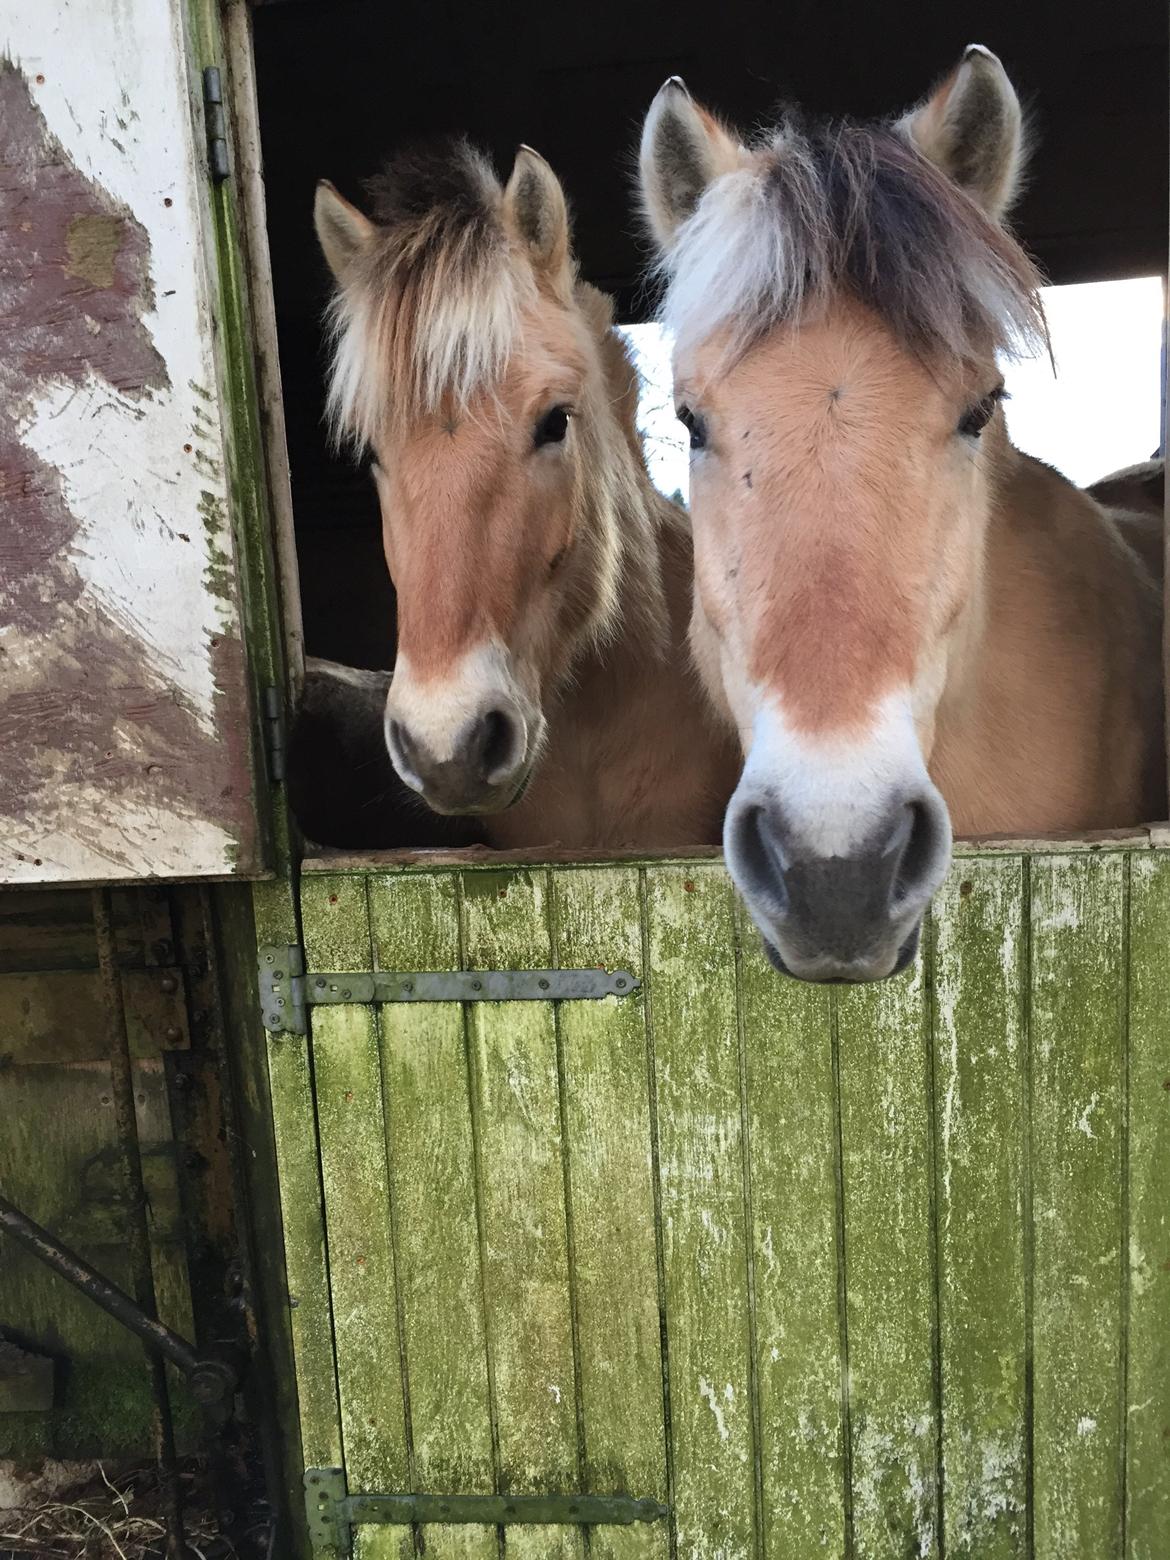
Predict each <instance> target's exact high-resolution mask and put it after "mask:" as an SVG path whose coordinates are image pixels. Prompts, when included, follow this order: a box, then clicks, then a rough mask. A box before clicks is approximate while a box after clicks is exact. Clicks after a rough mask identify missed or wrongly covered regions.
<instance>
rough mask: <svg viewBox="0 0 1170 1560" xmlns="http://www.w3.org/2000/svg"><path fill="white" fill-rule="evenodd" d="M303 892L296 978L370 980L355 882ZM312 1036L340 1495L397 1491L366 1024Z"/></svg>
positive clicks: (401, 1430)
mask: <svg viewBox="0 0 1170 1560" xmlns="http://www.w3.org/2000/svg"><path fill="white" fill-rule="evenodd" d="M312 887H313V891H314V892H313V896H312V898H310V897H309V895H308V893H306V894H305V896H304V898H303V900H302V914H303V918H304V932H305V957H306V961H307V967H308V968H309V969H318V970H321V969H324V970H334V971H344V970H367V969H369V968H370V967H371V958H372V949H371V943H370V926H369V914H368V905H367V893H366V881H365V879H364V878H353V877H338V878H332V879H330V878H323V879H317V880H316V881H314V883H313V885H312ZM312 1036H313V1046H312V1053H313V1068H314V1074H315V1081H316V1091H317V1115H318V1121H319V1124H320V1133H321V1173H322V1179H323V1183H324V1190H325V1227H326V1232H327V1237H328V1247H329V1285H330V1291H331V1295H332V1301H333V1327H334V1339H335V1347H336V1351H337V1382H338V1391H339V1397H340V1402H341V1430H342V1444H343V1449H344V1464H345V1474H346V1481H347V1485H348V1488H349V1490H350V1492H351V1493H355V1492H362V1493H371V1494H373V1493H378V1492H379V1491H394V1490H402V1489H408V1488H409V1466H408V1459H407V1431H406V1409H405V1402H404V1394H403V1380H402V1359H401V1352H400V1340H399V1335H398V1301H397V1290H396V1279H395V1271H394V1248H393V1242H392V1239H391V1213H390V1196H389V1171H388V1167H387V1163H386V1129H385V1121H384V1114H383V1104H382V1099H383V1096H382V1068H381V1057H380V1050H379V1035H378V1017H377V1013H376V1011H375V1010H374V1009H373V1008H372V1007H361V1006H358V1005H356V1004H351V1003H344V1004H341V1005H339V1006H337V1007H321V1008H316V1009H314V1011H313V1017H312Z"/></svg>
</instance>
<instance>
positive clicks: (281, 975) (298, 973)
mask: <svg viewBox="0 0 1170 1560" xmlns="http://www.w3.org/2000/svg"><path fill="white" fill-rule="evenodd" d="M304 969H305V965H304V957H303V955H302V953H301V950H300V949H299V948H290V947H264V948H261V949H260V999H261V1003H262V1006H263V1010H264V1025H265V1028H266V1029H270V1030H271V1031H272V1032H273V1033H274V1034H283V1033H288V1034H297V1035H303V1034H306V1033H307V1032H308V1024H307V1019H306V1014H307V1009H308V1008H309V1007H321V1006H329V1005H333V1004H336V1003H345V1002H356V1003H373V1002H598V1001H600V1000H601V999H602V998H603V997H628V996H630V995H632V994H633V993H634V992H635V991H637V990H638V989H639V987H640V986H641V981H639V980H638V978H637V976H635V975H631V974H630V972H629V970H606V969H574V970H371V971H360V972H354V973H349V974H319V973H317V972H315V971H313V972H310V973H309V974H307V975H306V974H305V973H304Z"/></svg>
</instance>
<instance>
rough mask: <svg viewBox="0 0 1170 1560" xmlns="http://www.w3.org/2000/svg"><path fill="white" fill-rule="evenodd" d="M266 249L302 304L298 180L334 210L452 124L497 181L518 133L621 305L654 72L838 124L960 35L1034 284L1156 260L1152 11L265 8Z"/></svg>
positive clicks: (485, 2) (336, 0) (948, 60)
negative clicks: (986, 53) (989, 59)
mask: <svg viewBox="0 0 1170 1560" xmlns="http://www.w3.org/2000/svg"><path fill="white" fill-rule="evenodd" d="M255 35H256V59H257V68H258V72H259V87H260V106H261V114H262V117H263V121H264V126H263V128H264V151H265V162H266V172H267V183H268V199H269V208H270V222H271V228H272V238H273V253H274V256H276V257H278V258H279V257H282V256H291V257H293V259H292V262H291V264H292V274H291V275H289V276H287V277H286V278H284V279H283V283H282V279H281V278H280V276H279V273H278V284H281V285H280V291H281V293H282V294H284V295H285V296H286V297H287V300H288V302H289V303H294V302H295V303H301V302H303V301H306V300H307V299H308V298H310V297H316V296H318V295H319V292H320V284H321V278H320V267H319V266H318V264H317V262H316V256H315V246H314V245H313V242H312V236H311V228H310V223H309V213H310V208H311V204H312V190H313V185H314V183H315V181H316V180H317V179H318V178H321V177H326V178H331V179H332V180H333V181H334V183H336V184H337V185H338V186H339V187H340V188H341V189H342V191H343V192H345V193H347V194H349V195H350V196H351V198H356V197H359V196H360V194H361V185H362V181H363V180H364V179H365V178H367V177H368V176H369V175H370V174H372V173H374V172H375V171H376V170H377V168H378V165H379V163H380V162H381V160H382V159H383V158H384V156H385V155H386V154H387V153H388V152H389V151H391V150H392V149H393V148H394V147H395V146H396V145H397V144H399V143H401V142H402V141H403V140H404V139H414V138H417V137H419V136H425V135H427V134H431V133H435V132H445V131H459V132H466V133H467V134H468V135H470V136H471V137H472V139H473V140H475V141H477V142H479V143H481V144H482V145H484V146H486V147H487V148H488V149H490V151H491V152H492V153H493V154H494V156H495V157H496V159H497V163H498V166H499V167H500V169H501V170H502V171H503V172H506V171H507V169H508V167H509V166H510V164H511V158H512V154H513V152H514V150H515V147H516V144H517V143H518V142H519V141H528V142H530V143H531V144H532V145H533V146H535V147H536V148H537V149H538V150H539V151H541V152H543V153H544V155H545V156H546V157H547V158H548V160H549V161H550V162H551V163H552V165H553V167H554V168H555V169H556V170H557V172H558V174H559V175H560V177H561V179H562V180H563V182H564V184H565V187H566V189H567V191H568V193H569V196H570V199H571V202H572V205H573V209H574V212H575V217H576V237H577V246H578V251H579V253H580V255H581V258H582V262H583V267H584V270H585V272H586V274H587V275H588V276H589V277H590V278H591V279H592V280H594V281H596V282H597V283H598V284H599V285H602V286H606V287H608V288H610V289H611V290H614V291H616V292H618V293H619V294H621V295H622V299H623V303H624V305H625V310H624V312H625V313H626V315H627V317H629V316H630V313H631V310H632V309H633V307H634V306H635V302H636V297H637V294H636V279H637V277H638V274H639V270H640V266H641V262H642V259H643V253H642V250H641V245H640V241H639V239H638V237H637V223H636V221H635V220H634V218H633V216H632V207H631V198H630V172H631V166H632V163H631V152H632V148H633V147H634V146H635V144H636V139H637V132H638V126H639V123H640V119H641V115H642V114H643V113H644V112H645V110H646V107H647V105H648V104H649V102H650V99H651V98H652V97H653V95H654V93H655V91H656V90H657V88H658V87H659V85H660V84H661V83H662V81H663V80H664V79H665V77H667V76H668V75H672V74H675V73H677V74H680V75H682V76H683V77H684V78H685V79H686V81H687V84H688V86H689V87H690V88H691V91H692V92H693V93H694V94H695V95H696V96H697V97H699V98H700V99H701V100H702V101H704V102H706V103H708V104H709V105H711V106H712V107H714V108H715V109H717V110H718V111H719V112H720V113H722V114H723V115H725V116H726V117H728V118H729V119H731V120H732V121H733V122H734V123H736V124H738V125H740V126H750V125H752V124H754V123H757V122H761V121H765V122H766V121H767V119H768V118H769V115H770V111H771V110H772V109H773V107H774V106H775V105H776V104H777V102H779V101H781V100H783V99H789V100H796V101H799V102H801V103H803V104H804V105H805V106H806V107H808V108H811V109H813V110H817V111H821V112H826V113H830V114H842V113H848V114H851V115H854V116H857V117H867V116H874V115H881V114H888V113H890V112H892V111H894V110H896V109H899V108H901V107H904V106H905V105H907V104H909V103H910V102H912V101H914V100H915V99H916V98H918V97H920V96H921V95H922V94H923V93H924V92H925V90H926V89H927V88H928V87H929V85H930V84H931V82H932V81H934V80H935V79H936V78H937V77H938V76H939V75H940V74H942V73H943V72H945V71H946V70H947V69H948V68H949V67H950V66H951V65H952V64H953V63H954V62H955V61H956V60H957V59H958V57H959V55H960V53H961V51H962V49H963V47H964V46H965V45H966V44H967V43H971V42H979V43H985V44H987V45H988V47H990V48H993V49H994V50H995V51H996V52H997V53H998V54H999V55H1000V56H1001V58H1002V59H1003V61H1004V63H1005V65H1006V66H1007V69H1008V71H1009V73H1010V75H1011V76H1012V78H1013V80H1014V81H1015V82H1016V85H1017V87H1018V89H1019V91H1020V93H1021V95H1022V96H1023V97H1024V99H1025V101H1026V102H1027V103H1028V104H1029V105H1030V108H1031V117H1032V121H1033V126H1034V129H1035V132H1036V153H1035V157H1034V159H1033V163H1032V173H1031V177H1030V180H1029V187H1028V191H1027V194H1026V195H1025V197H1024V200H1023V202H1022V203H1021V206H1020V208H1019V211H1018V213H1017V223H1018V226H1019V228H1020V231H1021V232H1022V234H1023V236H1024V238H1025V240H1026V242H1027V243H1028V245H1029V246H1030V247H1031V249H1032V250H1033V252H1034V253H1035V254H1036V256H1037V257H1038V258H1039V260H1040V261H1041V263H1042V265H1043V266H1044V267H1045V269H1046V270H1047V272H1048V273H1049V275H1050V276H1051V277H1052V279H1053V280H1054V281H1078V280H1088V279H1092V278H1099V277H1105V276H1118V275H1136V274H1139V273H1143V272H1144V273H1148V272H1152V271H1160V270H1163V269H1164V268H1165V263H1166V251H1167V201H1166V193H1167V141H1168V114H1167V106H1168V85H1167V10H1166V6H1165V5H1164V4H1163V3H1162V0H1109V3H1108V4H1106V3H1103V0H1088V3H1086V0H1060V3H1055V0H1007V3H1005V0H981V3H980V4H979V5H972V6H970V7H967V6H963V5H958V4H955V3H954V0H929V3H922V0H917V3H912V4H906V3H903V4H901V5H898V4H896V3H895V4H893V5H889V4H887V5H876V4H873V3H868V4H860V3H856V0H855V3H845V0H820V3H819V4H815V3H810V0H724V3H722V4H721V3H719V0H704V3H702V4H699V3H697V0H675V3H673V4H671V5H669V6H658V5H652V4H639V3H637V0H590V3H588V4H583V5H566V4H557V3H555V0H543V3H541V4H531V3H529V0H519V3H512V4H506V5H505V4H493V3H491V0H471V3H463V4H456V3H454V0H426V3H417V0H406V3H402V0H397V3H393V4H391V3H388V0H332V3H330V4H321V3H312V0H279V3H275V4H274V3H268V4H260V5H258V6H257V8H256V11H255Z"/></svg>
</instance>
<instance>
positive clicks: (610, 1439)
mask: <svg viewBox="0 0 1170 1560" xmlns="http://www.w3.org/2000/svg"><path fill="white" fill-rule="evenodd" d="M554 889H555V904H554V925H555V929H556V947H555V954H556V961H557V963H558V964H560V965H562V966H565V967H568V968H586V967H588V966H592V965H605V966H606V968H608V969H627V970H629V971H631V973H633V974H635V975H637V974H638V973H639V972H640V971H641V967H642V919H641V891H640V884H639V874H638V871H637V868H633V867H625V868H622V867H611V868H605V867H600V868H596V869H591V870H582V871H574V872H562V873H558V874H557V875H556V876H555V879H554ZM558 1023H559V1028H560V1042H561V1060H562V1068H561V1071H562V1088H563V1100H564V1117H565V1138H566V1153H567V1157H568V1165H569V1184H570V1187H571V1196H570V1207H571V1212H572V1232H573V1273H574V1281H575V1282H574V1288H575V1296H576V1318H577V1338H578V1347H579V1353H580V1375H581V1408H582V1419H583V1428H584V1452H585V1458H584V1482H585V1487H586V1489H588V1490H589V1492H590V1493H591V1494H608V1493H615V1492H628V1493H630V1494H632V1495H635V1496H652V1497H654V1498H656V1499H658V1500H660V1501H663V1502H665V1501H666V1500H667V1494H668V1491H667V1479H666V1440H665V1434H664V1428H663V1381H662V1350H661V1326H660V1319H659V1310H658V1264H657V1255H656V1246H655V1230H654V1184H653V1159H652V1151H651V1128H650V1099H649V1090H648V1078H647V1057H646V1023H645V1006H644V998H643V997H642V996H641V995H636V996H632V997H620V998H618V997H608V998H606V999H605V1000H604V1001H601V1002H562V1003H560V1004H558ZM668 1541H669V1534H668V1531H667V1526H666V1524H665V1523H664V1522H663V1523H656V1524H653V1525H645V1524H641V1523H638V1524H635V1525H633V1526H631V1527H598V1528H595V1529H593V1531H592V1533H591V1536H590V1546H591V1547H590V1553H591V1555H593V1556H594V1557H596V1560H665V1557H666V1555H667V1552H668Z"/></svg>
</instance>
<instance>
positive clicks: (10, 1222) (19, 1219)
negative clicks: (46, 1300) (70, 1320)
mask: <svg viewBox="0 0 1170 1560" xmlns="http://www.w3.org/2000/svg"><path fill="white" fill-rule="evenodd" d="M0 1230H3V1231H4V1233H5V1234H6V1235H11V1236H12V1238H13V1240H16V1241H19V1243H20V1244H21V1245H22V1246H24V1247H25V1249H26V1250H27V1251H31V1252H32V1254H33V1256H35V1257H37V1258H39V1259H40V1261H42V1262H43V1263H44V1264H45V1265H46V1267H51V1268H52V1269H53V1271H54V1273H59V1274H60V1275H61V1277H62V1278H64V1279H66V1280H67V1281H68V1282H69V1283H71V1284H72V1285H73V1286H74V1288H75V1289H80V1291H81V1293H82V1294H83V1295H86V1296H87V1297H88V1298H89V1299H90V1300H92V1301H94V1303H95V1304H96V1305H100V1306H101V1308H102V1310H103V1311H106V1312H108V1313H109V1315H110V1316H112V1317H113V1318H114V1320H115V1321H116V1322H120V1323H121V1325H122V1326H123V1327H125V1328H127V1329H128V1330H129V1331H130V1332H132V1333H137V1335H138V1337H139V1338H141V1339H142V1341H143V1343H145V1344H146V1345H147V1347H148V1348H150V1349H152V1350H154V1351H155V1352H156V1353H158V1354H161V1355H163V1356H164V1357H165V1358H166V1359H168V1360H170V1362H171V1364H172V1365H177V1366H178V1368H179V1369H180V1370H181V1371H182V1372H183V1373H184V1374H185V1375H190V1374H191V1373H192V1372H194V1371H195V1370H196V1368H197V1367H198V1366H199V1364H200V1361H199V1357H198V1355H197V1354H196V1353H195V1350H194V1349H193V1348H192V1347H191V1345H190V1344H189V1343H187V1342H186V1341H185V1340H184V1339H182V1338H180V1337H179V1336H178V1335H177V1334H176V1333H173V1332H171V1330H170V1328H168V1327H164V1326H163V1324H162V1323H161V1322H160V1321H156V1320H155V1319H154V1318H153V1317H150V1316H148V1315H147V1314H146V1313H145V1312H144V1311H143V1310H142V1309H141V1307H140V1306H138V1305H137V1304H136V1303H135V1302H134V1301H133V1300H131V1298H130V1296H129V1295H128V1294H125V1293H123V1291H122V1290H121V1289H119V1288H118V1287H117V1285H116V1284H111V1283H110V1281H109V1279H108V1278H103V1277H102V1275H101V1274H100V1273H99V1272H97V1271H96V1270H95V1269H94V1268H91V1267H90V1265H89V1263H88V1262H85V1261H83V1260H82V1258H81V1257H79V1256H78V1255H77V1253H76V1252H75V1251H70V1249H69V1248H68V1246H62V1245H61V1243H60V1242H59V1241H57V1240H55V1239H54V1238H53V1236H52V1235H50V1234H49V1232H48V1230H44V1229H42V1228H41V1226H40V1225H39V1224H36V1223H34V1221H33V1220H32V1219H30V1218H29V1217H28V1215H27V1214H25V1213H21V1211H20V1209H19V1208H17V1207H15V1206H14V1205H13V1204H12V1203H10V1202H9V1201H8V1199H7V1198H6V1197H0Z"/></svg>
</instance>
